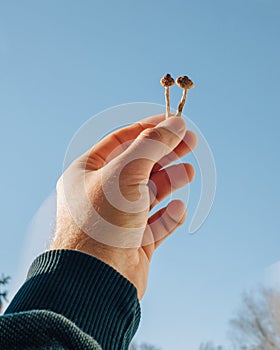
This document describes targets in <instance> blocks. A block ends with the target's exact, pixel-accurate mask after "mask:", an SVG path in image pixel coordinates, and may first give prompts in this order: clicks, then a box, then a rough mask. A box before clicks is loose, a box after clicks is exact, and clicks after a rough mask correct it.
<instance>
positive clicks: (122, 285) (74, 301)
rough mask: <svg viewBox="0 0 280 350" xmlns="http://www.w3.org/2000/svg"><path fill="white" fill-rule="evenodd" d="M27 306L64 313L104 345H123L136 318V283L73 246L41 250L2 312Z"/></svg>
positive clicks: (114, 348) (108, 349)
mask: <svg viewBox="0 0 280 350" xmlns="http://www.w3.org/2000/svg"><path fill="white" fill-rule="evenodd" d="M31 310H47V311H49V312H52V313H55V314H58V315H61V316H63V318H65V319H67V320H69V321H71V322H72V323H74V325H75V327H78V329H80V330H81V331H82V332H84V333H85V334H87V335H89V336H91V337H92V338H93V339H95V340H96V341H97V342H98V344H100V346H101V347H102V349H104V350H118V349H121V350H125V349H128V346H129V343H130V341H131V339H132V337H133V336H134V334H135V333H136V330H137V328H138V325H139V321H140V306H139V302H138V299H137V291H136V288H135V287H134V286H133V285H132V284H131V283H130V282H129V281H128V280H127V279H125V278H124V277H123V276H122V275H120V274H119V273H118V272H117V271H115V270H114V269H113V268H112V267H110V266H109V265H107V264H105V263H103V262H102V261H100V260H98V259H96V258H94V257H92V256H90V255H87V254H84V253H81V252H78V251H72V250H53V251H48V252H46V253H44V254H42V255H40V256H39V257H38V258H37V259H36V260H35V261H34V262H33V264H32V266H31V268H30V270H29V273H28V276H27V280H26V282H25V283H24V285H23V286H22V287H21V289H20V290H19V291H18V293H17V294H16V296H15V297H14V299H13V300H12V302H11V304H10V305H9V307H8V309H7V310H6V312H5V315H6V316H9V315H10V314H15V313H23V312H26V311H31ZM4 317H5V316H4ZM54 327H55V325H54ZM38 332H40V325H38Z"/></svg>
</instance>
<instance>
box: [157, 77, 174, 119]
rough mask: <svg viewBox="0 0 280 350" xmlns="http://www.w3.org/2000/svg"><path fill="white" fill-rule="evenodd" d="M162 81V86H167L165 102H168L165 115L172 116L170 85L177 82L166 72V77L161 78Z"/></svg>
mask: <svg viewBox="0 0 280 350" xmlns="http://www.w3.org/2000/svg"><path fill="white" fill-rule="evenodd" d="M160 83H161V85H162V86H164V87H165V104H166V112H165V117H166V118H169V117H170V97H169V89H170V86H172V85H174V84H175V81H174V79H173V78H172V76H171V75H170V74H166V75H165V76H164V77H162V78H161V80H160Z"/></svg>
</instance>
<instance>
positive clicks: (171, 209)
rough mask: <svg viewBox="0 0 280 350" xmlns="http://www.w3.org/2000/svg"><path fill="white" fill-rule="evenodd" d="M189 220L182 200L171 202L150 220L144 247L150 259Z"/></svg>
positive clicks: (144, 238) (143, 243) (143, 242)
mask: <svg viewBox="0 0 280 350" xmlns="http://www.w3.org/2000/svg"><path fill="white" fill-rule="evenodd" d="M186 218H187V211H186V207H185V204H184V203H183V202H182V201H180V200H174V201H172V202H170V203H169V204H168V205H167V206H166V207H165V208H162V209H160V210H159V211H157V212H156V213H155V214H154V215H152V216H151V217H150V218H149V220H148V225H147V228H146V230H145V233H144V236H143V241H142V246H143V249H144V250H145V253H146V255H147V257H148V258H149V259H151V257H152V254H153V252H154V251H155V249H157V248H158V247H159V246H160V244H161V243H162V242H163V241H164V240H165V239H166V238H167V237H168V236H170V235H171V233H173V232H174V231H175V230H176V229H177V228H178V227H179V226H181V225H182V224H183V223H184V222H185V220H186Z"/></svg>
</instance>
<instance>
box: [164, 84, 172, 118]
mask: <svg viewBox="0 0 280 350" xmlns="http://www.w3.org/2000/svg"><path fill="white" fill-rule="evenodd" d="M169 92H170V87H169V86H166V87H165V118H166V119H167V118H170V115H171V114H170V97H169Z"/></svg>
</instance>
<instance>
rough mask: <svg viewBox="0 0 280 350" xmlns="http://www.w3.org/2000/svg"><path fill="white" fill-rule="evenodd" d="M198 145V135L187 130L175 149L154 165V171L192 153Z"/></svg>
mask: <svg viewBox="0 0 280 350" xmlns="http://www.w3.org/2000/svg"><path fill="white" fill-rule="evenodd" d="M196 145H197V137H196V135H195V133H194V132H193V131H190V130H187V131H186V134H185V136H184V138H183V140H182V141H181V142H180V143H179V145H178V146H177V147H176V148H175V149H174V151H173V152H171V153H169V154H167V155H166V156H165V157H163V158H162V159H160V160H159V162H158V163H156V164H155V165H154V167H153V170H152V172H156V171H158V170H160V169H161V168H163V167H164V166H166V165H168V164H170V163H172V162H174V161H175V160H178V159H179V158H182V157H184V156H185V155H186V154H188V153H190V152H191V151H192V150H194V149H195V147H196Z"/></svg>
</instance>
